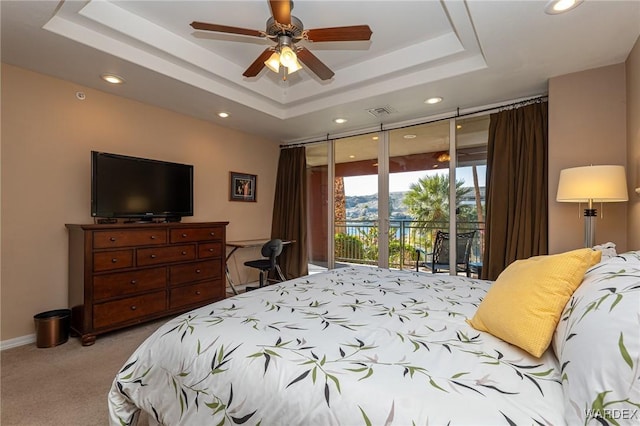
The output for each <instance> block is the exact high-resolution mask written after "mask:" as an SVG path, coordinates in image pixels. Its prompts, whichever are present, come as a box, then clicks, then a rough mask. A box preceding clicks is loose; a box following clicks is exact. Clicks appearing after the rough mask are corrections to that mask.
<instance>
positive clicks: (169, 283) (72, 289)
mask: <svg viewBox="0 0 640 426" xmlns="http://www.w3.org/2000/svg"><path fill="white" fill-rule="evenodd" d="M227 224H228V222H204V223H202V222H198V223H151V224H116V225H72V224H68V225H66V227H67V228H68V230H69V306H70V307H71V310H72V313H71V333H72V335H80V336H81V338H82V344H83V345H85V346H87V345H91V344H93V343H95V340H96V336H97V335H98V334H101V333H106V332H108V331H112V330H117V329H120V328H123V327H127V326H130V325H133V324H139V323H142V322H146V321H150V320H153V319H157V318H160V317H163V316H167V315H173V314H178V313H180V312H185V311H188V310H191V309H194V308H196V307H199V306H202V305H205V304H208V303H211V302H214V301H216V300H220V299H224V297H225V294H226V288H225V287H226V283H225V279H224V277H225V275H224V267H225V265H224V261H225V260H224V259H225V231H226V225H227Z"/></svg>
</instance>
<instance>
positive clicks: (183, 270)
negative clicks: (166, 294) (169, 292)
mask: <svg viewBox="0 0 640 426" xmlns="http://www.w3.org/2000/svg"><path fill="white" fill-rule="evenodd" d="M220 263H221V261H220V260H206V261H202V262H192V263H186V264H184V265H176V266H171V267H169V283H170V284H171V285H175V284H182V283H188V282H189V281H199V280H207V279H212V278H220V277H221V276H222V268H221V267H220Z"/></svg>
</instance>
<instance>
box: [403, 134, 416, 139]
mask: <svg viewBox="0 0 640 426" xmlns="http://www.w3.org/2000/svg"><path fill="white" fill-rule="evenodd" d="M403 138H405V139H415V138H416V135H411V134H409V135H404V136H403Z"/></svg>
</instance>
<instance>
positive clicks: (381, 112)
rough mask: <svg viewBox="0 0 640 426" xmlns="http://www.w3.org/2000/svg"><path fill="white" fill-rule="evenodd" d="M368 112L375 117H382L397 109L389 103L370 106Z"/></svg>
mask: <svg viewBox="0 0 640 426" xmlns="http://www.w3.org/2000/svg"><path fill="white" fill-rule="evenodd" d="M367 112H368V113H369V114H371V115H373V116H374V117H378V118H381V117H387V116H389V115H391V114H393V113H394V112H397V111H396V110H395V109H393V108H391V107H390V106H389V105H385V106H381V107H376V108H370V109H368V110H367Z"/></svg>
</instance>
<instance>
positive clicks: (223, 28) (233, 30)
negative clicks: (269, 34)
mask: <svg viewBox="0 0 640 426" xmlns="http://www.w3.org/2000/svg"><path fill="white" fill-rule="evenodd" d="M191 27H192V28H193V29H194V30H204V31H215V32H218V33H229V34H240V35H247V36H252V37H264V33H263V32H261V31H258V30H250V29H247V28H239V27H229V26H227V25H217V24H208V23H206V22H197V21H193V22H192V23H191Z"/></svg>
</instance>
